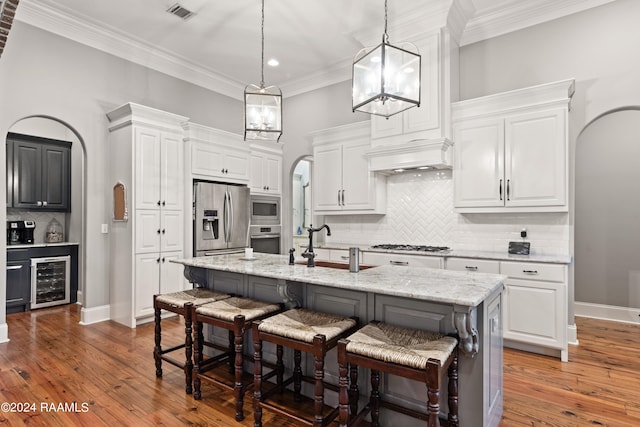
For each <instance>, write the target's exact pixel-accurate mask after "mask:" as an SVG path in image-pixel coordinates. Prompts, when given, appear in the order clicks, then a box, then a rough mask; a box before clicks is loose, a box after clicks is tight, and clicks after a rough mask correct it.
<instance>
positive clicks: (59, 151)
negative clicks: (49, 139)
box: [40, 145, 71, 210]
mask: <svg viewBox="0 0 640 427" xmlns="http://www.w3.org/2000/svg"><path fill="white" fill-rule="evenodd" d="M70 161H71V150H70V149H69V148H67V147H58V146H55V145H43V146H42V189H41V195H40V197H42V204H43V207H46V208H48V209H55V210H69V209H70V193H71V178H70V175H71V164H70Z"/></svg>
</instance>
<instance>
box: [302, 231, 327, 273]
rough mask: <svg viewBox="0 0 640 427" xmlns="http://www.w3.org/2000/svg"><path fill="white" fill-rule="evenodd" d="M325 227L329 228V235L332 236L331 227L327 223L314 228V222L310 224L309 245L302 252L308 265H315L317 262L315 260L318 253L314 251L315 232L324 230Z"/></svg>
mask: <svg viewBox="0 0 640 427" xmlns="http://www.w3.org/2000/svg"><path fill="white" fill-rule="evenodd" d="M323 228H326V229H327V236H331V229H330V228H329V226H328V225H327V224H323V225H322V227H318V228H313V224H309V228H307V231H308V232H309V246H308V247H307V249H306V250H305V251H304V252H303V253H302V257H303V258H306V259H307V267H315V266H316V263H315V261H314V260H313V259H314V258H315V257H316V254H315V253H314V252H313V233H315V232H318V231H320V230H322V229H323Z"/></svg>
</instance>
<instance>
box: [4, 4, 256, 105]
mask: <svg viewBox="0 0 640 427" xmlns="http://www.w3.org/2000/svg"><path fill="white" fill-rule="evenodd" d="M15 19H16V20H18V21H21V22H24V23H26V24H29V25H32V26H34V27H38V28H41V29H43V30H45V31H48V32H50V33H53V34H56V35H59V36H61V37H65V38H68V39H70V40H73V41H75V42H78V43H81V44H84V45H87V46H90V47H92V48H94V49H98V50H101V51H103V52H106V53H109V54H111V55H114V56H117V57H119V58H122V59H125V60H127V61H130V62H133V63H135V64H138V65H142V66H144V67H147V68H150V69H152V70H156V71H159V72H161V73H164V74H168V75H170V76H172V77H176V78H178V79H181V80H185V81H187V82H190V83H193V84H195V85H198V86H201V87H204V88H206V89H210V90H212V91H215V92H218V93H221V94H223V95H226V96H228V97H231V98H234V99H237V100H242V98H243V93H244V85H243V84H242V83H240V82H236V81H233V80H231V79H229V78H227V77H224V76H221V75H220V74H217V73H215V72H213V71H212V70H208V69H206V68H204V67H202V66H199V65H197V64H195V63H193V62H190V61H189V60H187V59H186V58H184V57H180V56H178V55H175V54H172V53H169V52H166V51H163V50H161V49H158V48H157V47H156V46H153V45H150V44H148V43H144V42H142V41H140V40H135V39H132V38H131V37H130V36H125V35H124V34H121V33H120V32H118V31H116V30H115V29H109V28H106V27H104V26H103V25H98V24H93V23H90V22H88V21H86V22H85V21H82V22H81V21H79V20H77V19H74V18H73V17H71V16H69V15H66V14H64V13H61V12H60V11H57V10H54V9H51V8H49V7H47V6H45V5H43V4H40V3H38V2H36V1H34V0H22V1H21V2H20V7H19V8H18V13H17V14H16V18H15Z"/></svg>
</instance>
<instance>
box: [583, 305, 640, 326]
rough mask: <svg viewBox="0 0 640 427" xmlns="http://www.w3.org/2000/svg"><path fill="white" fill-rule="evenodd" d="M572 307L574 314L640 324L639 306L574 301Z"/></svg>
mask: <svg viewBox="0 0 640 427" xmlns="http://www.w3.org/2000/svg"><path fill="white" fill-rule="evenodd" d="M573 307H574V311H575V315H576V316H580V317H592V318H594V319H603V320H611V321H614V322H624V323H635V324H640V308H629V307H618V306H613V305H604V304H592V303H588V302H576V303H574V305H573Z"/></svg>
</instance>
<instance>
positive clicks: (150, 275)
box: [134, 252, 186, 322]
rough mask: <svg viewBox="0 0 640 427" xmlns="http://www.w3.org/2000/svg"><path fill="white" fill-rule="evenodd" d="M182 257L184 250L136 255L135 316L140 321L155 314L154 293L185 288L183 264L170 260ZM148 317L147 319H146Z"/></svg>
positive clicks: (150, 318)
mask: <svg viewBox="0 0 640 427" xmlns="http://www.w3.org/2000/svg"><path fill="white" fill-rule="evenodd" d="M179 258H182V252H168V253H143V254H138V255H136V265H135V271H136V276H135V278H136V286H135V290H134V292H135V295H134V306H135V312H134V313H135V317H136V319H138V322H140V321H141V320H142V321H145V320H146V321H150V320H152V317H151V316H153V295H156V294H162V293H168V292H177V291H181V290H183V289H184V287H185V284H186V279H185V278H184V276H183V274H182V272H183V270H184V267H183V266H182V264H176V263H172V262H170V260H171V259H179ZM145 318H147V319H145Z"/></svg>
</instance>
